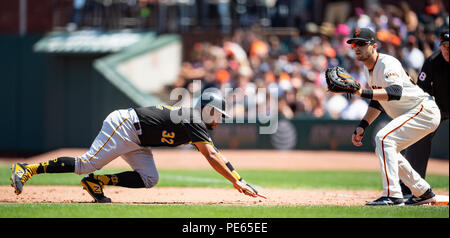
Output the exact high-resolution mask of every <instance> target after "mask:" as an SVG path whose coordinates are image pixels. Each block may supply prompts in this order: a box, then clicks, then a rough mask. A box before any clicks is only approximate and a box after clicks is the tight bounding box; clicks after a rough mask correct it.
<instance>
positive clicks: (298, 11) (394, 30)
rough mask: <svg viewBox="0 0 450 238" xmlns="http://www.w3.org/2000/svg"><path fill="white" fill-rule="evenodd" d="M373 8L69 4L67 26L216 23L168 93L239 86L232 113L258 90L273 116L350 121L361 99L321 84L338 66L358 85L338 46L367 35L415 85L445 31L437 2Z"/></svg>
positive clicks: (350, 58) (78, 0)
mask: <svg viewBox="0 0 450 238" xmlns="http://www.w3.org/2000/svg"><path fill="white" fill-rule="evenodd" d="M380 2H381V1H379V0H364V1H345V0H73V13H72V15H71V19H70V21H69V22H70V23H69V24H68V26H67V28H68V29H69V30H70V29H72V30H73V29H79V28H83V27H100V28H103V29H123V28H133V27H134V28H140V29H148V30H155V31H157V32H159V33H166V32H175V33H184V32H189V31H190V30H192V29H194V28H197V29H199V28H200V29H202V30H203V31H205V30H206V31H207V30H208V29H211V27H214V26H215V27H218V29H219V32H220V33H221V34H222V35H221V36H222V37H223V40H222V42H220V43H218V44H212V43H208V42H196V43H195V44H194V45H193V47H192V50H191V51H190V53H189V55H188V56H187V58H186V60H185V62H183V64H182V69H181V72H180V74H179V78H178V81H177V83H176V84H175V85H172V88H174V87H184V88H187V89H190V90H192V88H193V87H192V85H193V81H194V80H196V79H198V80H201V81H202V85H203V86H204V88H203V89H205V88H209V87H217V88H219V89H222V90H223V89H225V88H233V89H239V90H235V91H234V94H230V95H226V96H227V97H228V101H229V103H230V105H233V106H234V107H232V110H233V115H235V116H236V117H245V115H248V114H251V113H254V112H255V111H256V112H261V111H266V110H267V108H263V106H261V107H259V104H257V105H256V106H255V104H254V103H252V102H254V101H256V102H258V103H260V102H261V103H262V102H264V101H265V100H264V99H266V100H267V99H269V95H268V94H267V95H266V96H265V97H264V95H261V94H257V93H256V92H257V89H260V88H263V89H272V90H276V92H277V93H276V97H277V100H278V109H279V115H281V116H283V117H285V118H293V117H297V116H301V117H313V118H334V119H338V118H341V119H355V120H357V119H361V118H362V117H363V116H364V115H363V114H364V113H365V111H366V109H367V106H368V103H367V101H366V100H363V99H361V98H359V97H348V98H347V97H345V95H341V94H332V93H329V92H327V90H326V83H325V78H324V71H325V69H326V68H327V67H331V66H335V65H340V66H342V67H344V68H345V69H347V70H348V71H349V72H350V73H351V75H352V76H353V77H354V78H355V79H356V80H358V81H360V83H361V84H362V85H365V84H366V79H365V78H364V74H363V67H362V64H361V63H360V62H358V61H357V60H355V57H354V54H353V51H352V49H351V48H350V46H349V45H348V44H346V40H347V38H348V37H349V36H350V34H351V33H352V32H353V30H354V29H356V28H362V27H369V28H371V29H372V30H374V31H375V32H376V35H377V38H378V42H379V52H382V53H386V54H390V55H393V56H395V57H396V58H397V59H399V60H400V61H401V63H402V64H403V66H404V68H405V70H407V71H408V73H409V74H410V75H411V77H412V78H413V79H416V78H417V74H418V71H419V70H420V69H421V67H422V64H423V62H424V60H425V59H426V58H427V57H428V56H430V55H431V53H432V52H433V51H435V50H437V49H438V44H439V39H438V35H439V33H440V32H441V31H442V30H443V29H448V26H449V15H448V10H447V8H448V5H447V6H445V5H444V2H443V1H442V0H425V1H424V2H425V4H424V5H425V7H424V8H422V9H417V7H416V10H413V8H412V7H411V5H410V4H409V3H412V1H398V2H397V1H383V2H390V3H391V4H381V3H380ZM355 3H357V4H355ZM447 4H448V3H447ZM361 6H363V7H361ZM446 7H447V8H446ZM273 27H290V28H293V29H296V30H297V33H296V34H294V35H290V36H289V37H286V36H281V35H277V34H267V31H265V29H267V28H273ZM242 92H244V93H242ZM267 92H269V90H267ZM239 94H245V95H239ZM261 105H263V104H261Z"/></svg>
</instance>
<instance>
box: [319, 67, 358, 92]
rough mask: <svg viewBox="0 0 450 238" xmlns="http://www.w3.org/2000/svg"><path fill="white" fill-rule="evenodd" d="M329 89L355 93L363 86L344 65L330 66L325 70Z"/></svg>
mask: <svg viewBox="0 0 450 238" xmlns="http://www.w3.org/2000/svg"><path fill="white" fill-rule="evenodd" d="M325 78H326V81H327V85H328V90H330V91H331V92H335V93H352V94H353V93H355V92H356V91H358V90H359V89H360V88H361V85H360V84H359V83H358V81H356V80H354V79H353V77H352V76H350V74H349V73H348V72H347V70H345V69H344V68H342V67H339V66H335V67H331V68H328V69H327V70H326V72H325Z"/></svg>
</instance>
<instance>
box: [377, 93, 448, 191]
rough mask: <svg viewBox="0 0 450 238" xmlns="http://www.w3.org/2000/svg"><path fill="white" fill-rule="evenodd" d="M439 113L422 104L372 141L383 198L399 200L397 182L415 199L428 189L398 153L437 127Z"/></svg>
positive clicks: (432, 104) (434, 107) (428, 102)
mask: <svg viewBox="0 0 450 238" xmlns="http://www.w3.org/2000/svg"><path fill="white" fill-rule="evenodd" d="M440 117H441V114H440V111H439V108H438V107H437V105H436V103H435V102H434V100H425V101H424V102H422V104H420V105H419V106H417V107H416V108H414V109H412V110H410V111H408V112H407V113H405V114H403V115H401V116H399V117H397V118H394V119H393V120H392V121H391V122H389V123H388V124H387V125H386V126H385V127H384V128H382V129H381V130H380V131H379V132H378V133H377V135H376V137H375V142H376V154H377V156H378V159H379V162H380V168H381V175H382V180H383V196H385V197H396V198H402V197H403V194H402V190H401V187H400V182H399V180H400V179H401V180H402V181H403V183H404V184H405V185H406V186H407V187H408V188H410V190H411V192H412V193H413V195H415V196H420V195H422V194H423V193H425V192H426V191H427V190H428V189H429V188H430V185H429V184H428V183H427V182H426V181H425V180H424V179H423V178H422V177H421V176H420V175H419V174H418V173H417V172H416V171H415V170H414V169H413V168H412V167H411V165H410V164H409V162H408V161H407V160H406V159H405V157H403V155H402V154H401V153H400V151H402V150H403V149H405V148H408V147H409V146H410V145H412V144H414V143H416V142H417V141H419V140H420V139H422V138H423V137H424V136H426V135H428V134H430V133H432V132H434V131H435V130H436V129H437V127H438V126H439V122H440Z"/></svg>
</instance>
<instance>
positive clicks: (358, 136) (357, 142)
mask: <svg viewBox="0 0 450 238" xmlns="http://www.w3.org/2000/svg"><path fill="white" fill-rule="evenodd" d="M363 135H364V129H363V128H361V127H356V130H355V132H354V133H353V134H352V143H353V145H354V146H358V147H359V146H362V145H363V143H362V142H361V141H362V138H363Z"/></svg>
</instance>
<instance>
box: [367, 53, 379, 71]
mask: <svg viewBox="0 0 450 238" xmlns="http://www.w3.org/2000/svg"><path fill="white" fill-rule="evenodd" d="M378 57H380V53H377V59H375V63H374V64H373V67H372V68H371V69H367V70H369V72H372V71H373V69H375V65H377V62H378Z"/></svg>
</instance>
